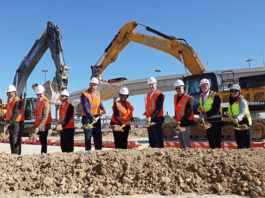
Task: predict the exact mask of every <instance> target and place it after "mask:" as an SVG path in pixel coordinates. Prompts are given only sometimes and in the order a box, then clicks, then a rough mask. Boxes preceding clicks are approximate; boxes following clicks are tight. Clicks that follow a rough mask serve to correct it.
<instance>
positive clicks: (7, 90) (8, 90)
mask: <svg viewBox="0 0 265 198" xmlns="http://www.w3.org/2000/svg"><path fill="white" fill-rule="evenodd" d="M13 91H17V89H16V87H15V86H14V85H8V87H7V89H6V93H8V92H13Z"/></svg>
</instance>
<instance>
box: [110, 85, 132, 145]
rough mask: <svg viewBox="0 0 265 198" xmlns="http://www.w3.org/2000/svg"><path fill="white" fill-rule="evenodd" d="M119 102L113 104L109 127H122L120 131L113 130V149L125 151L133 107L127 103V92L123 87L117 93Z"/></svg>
mask: <svg viewBox="0 0 265 198" xmlns="http://www.w3.org/2000/svg"><path fill="white" fill-rule="evenodd" d="M119 97H120V100H119V101H115V102H114V104H113V107H112V109H113V114H112V117H111V123H110V125H111V126H114V125H120V126H122V130H121V131H115V129H113V136H114V143H115V148H121V149H127V144H128V136H129V131H130V129H131V121H132V119H133V110H134V108H133V106H132V104H131V103H130V102H128V101H127V98H128V97H129V90H128V89H127V88H126V87H123V88H121V89H120V91H119Z"/></svg>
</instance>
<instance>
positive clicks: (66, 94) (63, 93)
mask: <svg viewBox="0 0 265 198" xmlns="http://www.w3.org/2000/svg"><path fill="white" fill-rule="evenodd" d="M60 95H61V96H67V97H69V92H68V91H67V90H66V89H64V90H62V91H61V92H60Z"/></svg>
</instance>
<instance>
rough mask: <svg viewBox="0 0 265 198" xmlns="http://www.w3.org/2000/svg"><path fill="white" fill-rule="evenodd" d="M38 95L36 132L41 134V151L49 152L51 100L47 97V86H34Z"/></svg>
mask: <svg viewBox="0 0 265 198" xmlns="http://www.w3.org/2000/svg"><path fill="white" fill-rule="evenodd" d="M33 89H34V91H35V93H36V95H37V103H36V109H35V126H36V128H35V133H37V134H39V139H40V143H41V153H47V137H48V131H49V129H51V123H52V116H51V102H50V101H49V100H48V99H47V98H46V97H45V95H44V94H45V88H44V87H43V86H42V85H40V84H38V85H37V86H34V87H33Z"/></svg>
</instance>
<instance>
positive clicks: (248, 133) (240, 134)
mask: <svg viewBox="0 0 265 198" xmlns="http://www.w3.org/2000/svg"><path fill="white" fill-rule="evenodd" d="M240 90H241V88H240V86H239V85H237V84H233V85H232V86H231V87H230V96H229V105H228V111H229V114H230V115H231V116H233V118H234V124H235V126H238V125H241V126H242V125H243V124H246V125H247V126H248V129H245V130H237V129H234V131H235V139H236V143H237V148H239V149H240V148H251V147H252V130H251V129H252V127H251V126H252V119H251V116H250V112H249V109H248V104H247V101H246V100H245V98H244V97H243V96H242V95H240Z"/></svg>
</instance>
